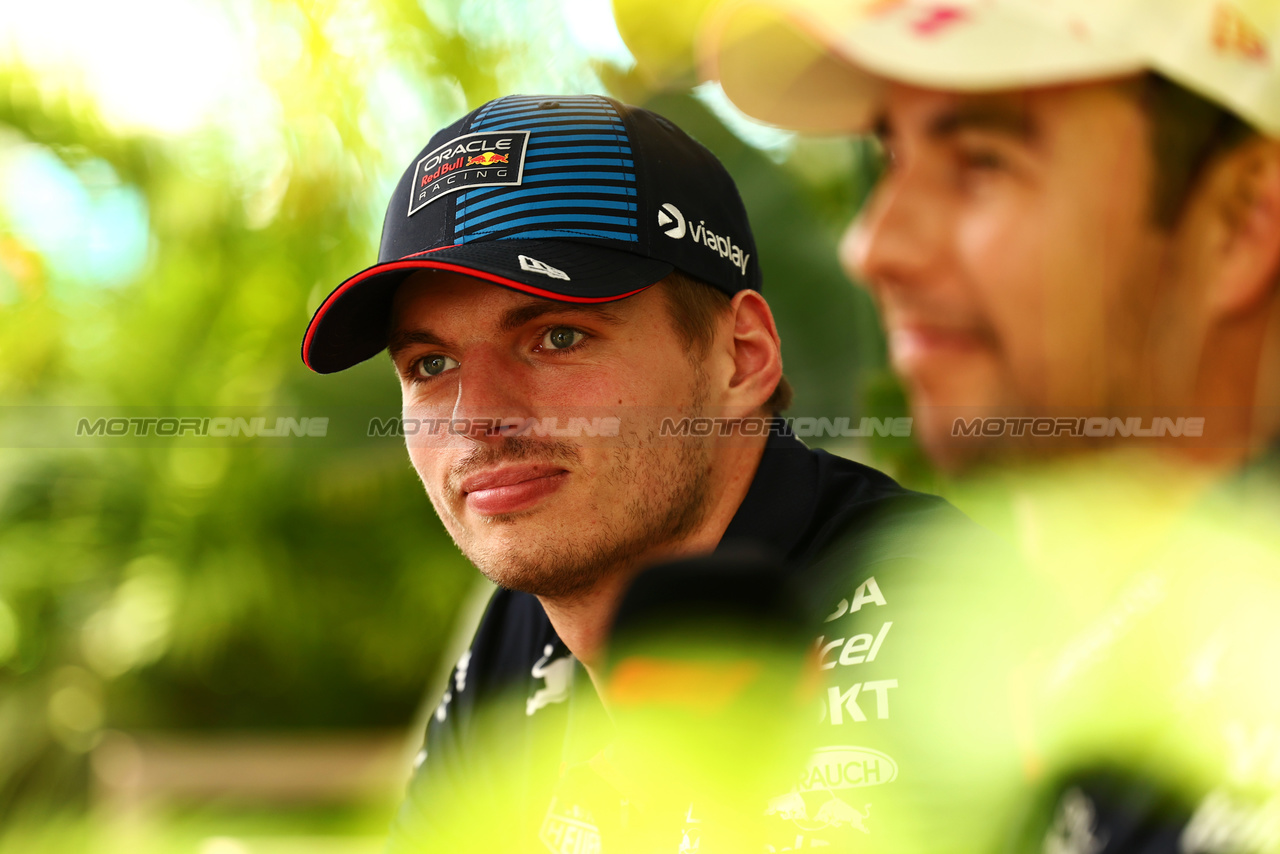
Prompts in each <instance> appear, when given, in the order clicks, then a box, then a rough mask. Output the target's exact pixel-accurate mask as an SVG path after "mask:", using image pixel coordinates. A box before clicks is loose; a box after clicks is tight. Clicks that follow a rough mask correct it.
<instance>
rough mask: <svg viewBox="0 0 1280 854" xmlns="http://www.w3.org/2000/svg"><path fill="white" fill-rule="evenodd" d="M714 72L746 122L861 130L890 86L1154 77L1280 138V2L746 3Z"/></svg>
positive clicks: (726, 34)
mask: <svg viewBox="0 0 1280 854" xmlns="http://www.w3.org/2000/svg"><path fill="white" fill-rule="evenodd" d="M702 55H703V58H704V62H703V72H704V74H706V76H708V77H712V78H718V79H719V80H720V81H721V85H722V86H723V87H724V90H725V93H726V94H727V95H728V96H729V99H730V100H731V101H733V102H734V103H735V104H736V105H737V106H738V107H739V108H740V109H741V110H742V111H743V112H745V113H747V114H748V115H750V116H753V117H755V118H757V119H760V120H761V121H765V122H768V123H770V124H774V125H779V126H781V127H788V128H795V129H797V130H805V131H811V132H819V133H823V132H826V133H840V132H849V131H857V130H863V129H865V128H866V127H867V125H868V124H869V122H870V121H872V120H873V118H874V116H875V113H876V111H877V104H878V100H879V95H880V92H881V90H882V88H883V86H884V83H885V81H894V82H899V83H907V84H911V85H915V86H920V87H923V88H929V89H943V90H948V91H958V92H990V91H995V90H1003V89H1022V88H1028V87H1034V86H1047V85H1054V84H1061V83H1072V82H1083V81H1088V80H1095V79H1100V78H1105V77H1114V76H1119V75H1124V74H1132V73H1138V72H1141V71H1145V70H1150V71H1156V72H1159V73H1160V74H1163V75H1164V76H1166V77H1168V78H1169V79H1171V80H1173V81H1174V82H1176V83H1179V84H1181V85H1182V86H1184V87H1186V88H1188V89H1190V90H1192V91H1194V92H1197V93H1199V94H1200V95H1202V96H1204V97H1206V98H1208V99H1209V100H1211V101H1213V102H1215V103H1217V104H1219V105H1221V106H1223V107H1225V108H1226V109H1228V110H1231V111H1233V112H1235V113H1236V114H1237V115H1239V116H1240V117H1241V118H1243V119H1244V120H1246V121H1247V122H1249V123H1250V124H1252V125H1254V126H1255V127H1256V128H1258V129H1259V130H1261V131H1263V132H1264V133H1266V134H1268V135H1271V136H1280V0H1233V1H1232V2H1227V0H952V2H936V0H736V2H730V3H729V4H727V5H725V6H722V7H721V8H720V9H719V10H718V11H717V13H716V14H715V15H713V16H712V17H711V19H710V21H709V23H708V27H707V29H706V32H705V34H704V41H703V45H702Z"/></svg>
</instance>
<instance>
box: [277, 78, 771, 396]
mask: <svg viewBox="0 0 1280 854" xmlns="http://www.w3.org/2000/svg"><path fill="white" fill-rule="evenodd" d="M677 269H678V270H680V271H681V272H683V273H685V274H687V275H690V276H693V277H695V278H698V279H701V280H702V281H704V282H706V283H707V284H709V285H711V286H713V287H715V288H717V289H719V290H721V291H723V292H724V293H726V294H730V295H732V294H735V293H737V292H738V291H740V290H743V289H744V288H751V289H754V290H757V291H758V290H760V286H761V277H760V264H759V261H758V259H757V257H756V248H755V241H754V239H753V238H752V236H751V225H750V223H749V222H748V220H747V212H746V209H745V208H744V207H743V205H742V199H741V198H740V197H739V195H738V190H737V188H736V187H735V186H734V183H733V179H732V178H730V177H729V173H728V172H726V171H725V168H724V167H723V166H722V165H721V164H720V161H718V160H717V159H716V158H715V155H713V154H712V153H711V152H710V151H708V150H707V149H706V148H704V147H703V146H702V145H700V144H699V143H697V142H695V141H694V140H693V139H692V138H691V137H689V135H688V134H686V133H685V132H684V131H682V130H680V129H679V128H678V127H676V126H675V125H674V124H672V123H671V122H670V121H668V120H667V119H665V118H663V117H662V116H659V115H657V114H656V113H652V112H649V111H648V110H642V109H639V108H636V107H628V106H625V105H623V104H620V103H618V102H617V101H614V100H612V99H610V98H604V97H601V96H597V95H581V96H574V97H563V98H562V97H555V96H538V95H511V96H509V97H506V98H499V99H497V100H495V101H490V102H489V103H487V104H485V105H484V106H482V107H480V108H479V109H477V110H475V111H473V112H471V113H468V114H467V115H466V116H464V117H463V118H461V119H459V120H458V121H457V122H455V123H454V124H452V125H450V126H449V127H447V128H445V129H444V130H442V131H440V132H438V133H437V134H436V135H435V136H433V137H431V141H430V142H428V143H427V146H426V147H425V148H424V149H422V152H421V153H420V154H418V156H417V157H415V158H414V160H413V162H412V163H410V164H409V167H408V168H407V169H406V170H405V172H404V175H403V176H402V177H401V178H400V182H399V183H398V184H397V185H396V188H395V191H394V192H393V193H392V195H391V201H390V202H389V203H388V205H387V214H386V218H385V220H384V221H383V226H382V243H381V246H380V248H379V250H378V263H377V264H374V265H373V266H372V267H369V268H368V269H366V270H362V271H361V272H359V273H357V274H355V275H354V276H352V277H351V278H349V279H347V280H346V281H345V282H343V283H342V284H340V285H339V286H338V287H337V288H336V289H334V291H333V293H331V294H329V296H328V297H327V298H326V299H325V301H324V302H323V303H321V305H320V307H319V308H318V309H316V313H315V316H313V317H312V318H311V323H310V325H309V326H308V327H307V333H306V336H305V338H304V339H303V342H302V361H303V362H305V363H306V365H307V367H309V368H311V369H312V370H313V371H316V372H317V373H322V374H329V373H334V372H335V371H341V370H344V369H346V368H349V367H351V366H352V365H355V364H357V363H359V362H362V361H364V360H365V359H368V358H370V357H372V356H374V355H376V354H377V353H378V352H379V351H381V350H382V349H384V348H385V347H386V346H387V337H388V331H389V325H390V322H391V303H392V300H393V298H394V297H395V292H396V288H398V287H399V286H400V284H401V282H403V281H404V280H405V279H406V278H407V277H408V276H410V275H412V274H413V273H414V272H416V271H418V270H443V271H447V272H452V273H460V274H462V275H466V276H473V277H475V278H477V279H482V280H485V281H488V282H491V283H493V284H495V285H500V286H502V287H507V288H512V289H514V290H517V291H523V292H525V293H528V294H533V295H535V296H539V297H544V298H547V299H553V300H562V301H566V302H580V303H588V302H589V303H596V302H609V301H612V300H618V299H623V298H625V297H629V296H632V295H633V294H636V293H639V292H640V291H642V290H644V289H645V288H647V287H649V286H651V285H653V284H655V283H657V282H658V281H660V280H661V279H663V278H664V277H666V276H667V275H668V274H670V273H671V272H672V271H673V270H677Z"/></svg>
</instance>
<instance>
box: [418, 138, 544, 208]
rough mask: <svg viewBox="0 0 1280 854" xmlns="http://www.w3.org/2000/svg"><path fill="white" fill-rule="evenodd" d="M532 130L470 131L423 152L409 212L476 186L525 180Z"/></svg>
mask: <svg viewBox="0 0 1280 854" xmlns="http://www.w3.org/2000/svg"><path fill="white" fill-rule="evenodd" d="M528 144H529V131H527V130H520V131H499V132H496V133H468V134H463V135H462V136H458V137H454V138H453V139H451V140H449V141H448V142H446V143H445V144H444V145H439V146H436V147H435V148H433V149H431V150H430V151H428V152H427V153H426V154H424V155H422V157H421V159H419V160H418V163H417V165H416V166H415V167H414V173H413V182H412V183H411V184H410V185H409V214H408V215H409V216H413V215H414V214H415V213H417V212H418V211H420V210H422V209H423V208H424V207H426V206H427V205H429V204H431V203H432V202H434V201H435V200H436V199H442V198H444V197H445V196H447V195H449V194H450V193H456V192H457V191H458V190H468V189H471V188H473V187H502V186H515V185H517V184H519V183H521V181H523V180H524V152H525V149H526V148H527V147H528Z"/></svg>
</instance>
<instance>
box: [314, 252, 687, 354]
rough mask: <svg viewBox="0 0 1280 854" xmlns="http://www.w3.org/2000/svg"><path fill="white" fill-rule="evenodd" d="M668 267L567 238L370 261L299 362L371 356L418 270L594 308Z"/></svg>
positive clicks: (346, 286) (337, 294) (345, 287)
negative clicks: (400, 295)
mask: <svg viewBox="0 0 1280 854" xmlns="http://www.w3.org/2000/svg"><path fill="white" fill-rule="evenodd" d="M522 257H523V258H524V259H525V260H524V261H523V262H522V261H521V258H522ZM674 269H675V268H674V267H673V266H672V265H671V264H669V263H667V262H665V261H656V260H654V259H652V258H646V257H644V256H642V255H633V254H631V253H630V252H621V251H618V250H614V249H606V248H604V247H601V246H598V245H595V244H591V243H579V242H575V241H570V240H493V241H484V242H478V243H465V244H461V245H458V246H447V247H444V248H442V249H435V250H431V251H429V252H422V253H418V254H416V255H409V256H406V257H404V258H399V259H396V260H394V261H385V262H383V263H380V264H375V265H374V266H372V267H369V268H368V269H366V270H362V271H360V272H359V273H357V274H355V275H354V276H352V277H351V278H349V279H347V280H346V281H345V282H343V283H342V284H341V285H339V286H338V287H337V288H335V289H334V291H333V293H331V294H329V296H328V297H327V298H325V301H324V302H323V303H321V304H320V307H319V308H318V309H316V313H315V315H314V316H313V317H312V318H311V323H310V324H309V325H308V326H307V332H306V336H305V337H304V338H303V340H302V361H303V362H304V363H305V364H306V365H307V367H309V368H310V369H311V370H313V371H315V372H316V373H320V374H332V373H335V372H337V371H342V370H345V369H347V368H349V367H351V366H353V365H356V364H359V363H360V362H363V361H364V360H365V359H368V358H371V357H372V356H375V355H377V354H378V353H379V352H380V351H381V350H383V349H384V348H385V347H386V346H387V334H388V331H389V325H390V322H391V305H392V300H394V299H395V294H396V290H397V288H399V287H400V284H401V283H402V282H403V281H404V280H405V279H406V278H408V277H409V276H411V275H413V274H414V273H415V272H417V271H419V270H440V271H443V272H447V273H457V274H459V275H463V276H470V277H472V278H475V279H480V280H483V281H486V282H489V283H491V284H495V285H500V286H502V287H505V288H511V289H512V290H516V291H520V292H522V293H526V294H530V295H532V296H536V297H542V298H544V299H551V300H559V301H561V302H574V303H599V302H611V301H613V300H619V299H623V298H625V297H629V296H632V295H633V294H637V293H639V292H640V291H642V290H644V289H645V288H647V287H649V286H651V285H653V284H655V283H657V282H658V281H660V280H662V279H663V278H665V277H666V276H668V275H669V274H670V273H671V272H672V270H674ZM557 274H559V275H557ZM561 276H564V277H567V278H561Z"/></svg>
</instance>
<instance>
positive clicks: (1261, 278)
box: [1192, 137, 1280, 320]
mask: <svg viewBox="0 0 1280 854" xmlns="http://www.w3.org/2000/svg"><path fill="white" fill-rule="evenodd" d="M1197 195H1199V196H1200V197H1201V198H1200V199H1199V200H1198V201H1199V202H1200V204H1199V205H1196V206H1195V207H1198V208H1199V212H1198V213H1199V215H1201V216H1204V217H1206V218H1207V220H1208V222H1207V231H1206V232H1204V234H1205V238H1204V240H1205V242H1204V243H1203V245H1202V246H1201V247H1199V249H1200V252H1198V253H1196V254H1198V255H1200V256H1201V261H1200V262H1201V263H1205V265H1206V268H1207V271H1210V272H1209V281H1208V282H1207V284H1208V288H1207V291H1206V295H1207V298H1208V300H1207V301H1208V305H1207V306H1206V308H1207V309H1208V310H1209V311H1210V312H1211V313H1212V314H1213V315H1214V316H1215V317H1218V318H1220V319H1223V320H1229V319H1233V318H1236V317H1238V316H1240V315H1245V314H1250V313H1252V312H1255V311H1257V310H1258V309H1259V308H1261V307H1263V306H1265V305H1266V304H1267V303H1269V302H1270V300H1271V297H1272V295H1273V294H1275V292H1276V291H1277V289H1278V288H1280V141H1277V140H1273V139H1267V138H1262V137H1257V138H1254V139H1251V140H1250V141H1248V142H1246V143H1244V144H1242V145H1240V146H1239V147H1238V148H1236V149H1235V150H1233V151H1232V152H1231V153H1229V154H1227V155H1225V156H1224V157H1222V158H1221V160H1220V161H1219V162H1218V163H1216V164H1214V166H1212V167H1211V168H1210V170H1209V174H1208V175H1207V176H1206V180H1205V181H1204V184H1203V185H1202V187H1201V190H1200V192H1199V193H1198V194H1197ZM1192 215H1193V216H1195V215H1197V214H1195V213H1193V214H1192Z"/></svg>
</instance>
